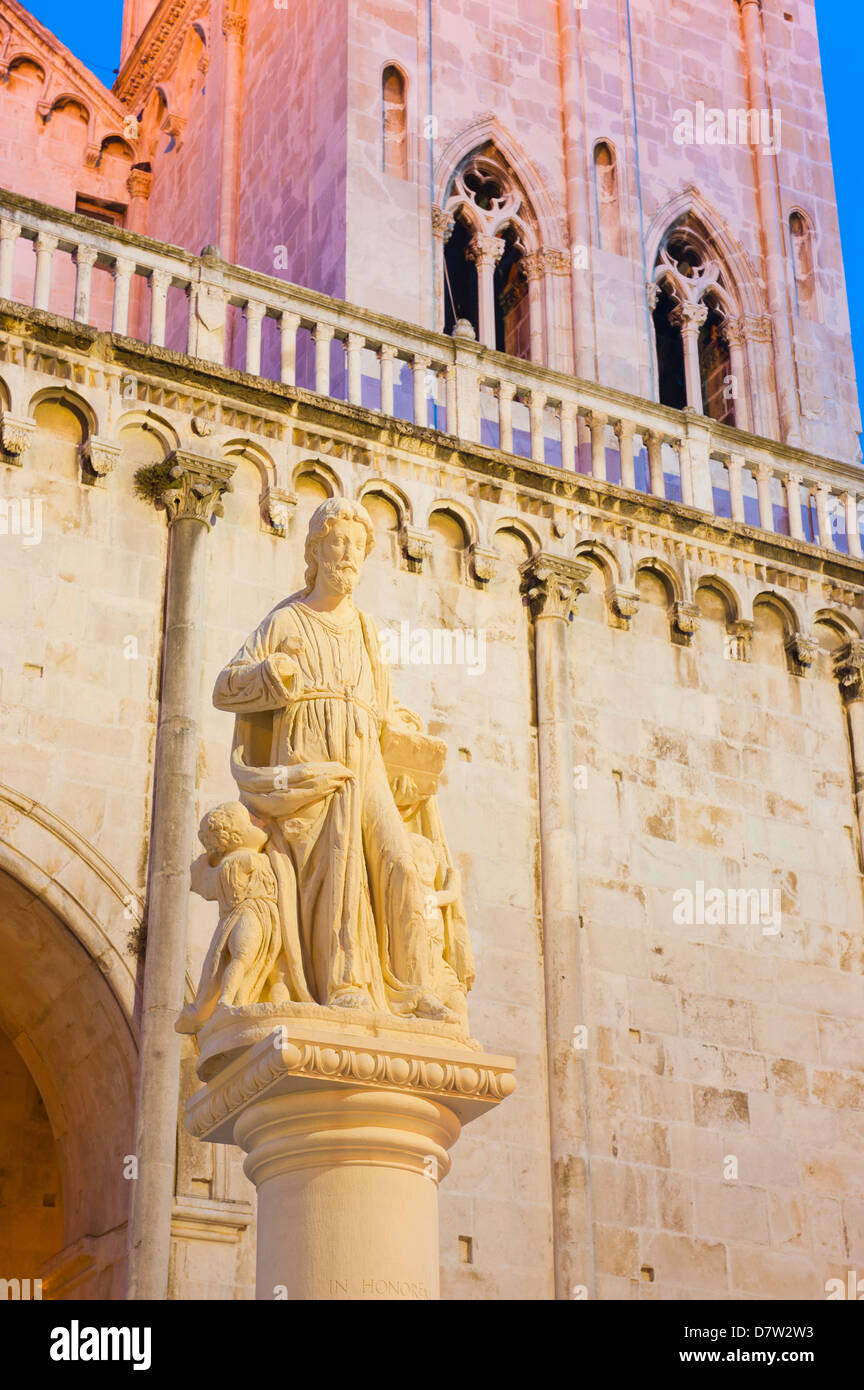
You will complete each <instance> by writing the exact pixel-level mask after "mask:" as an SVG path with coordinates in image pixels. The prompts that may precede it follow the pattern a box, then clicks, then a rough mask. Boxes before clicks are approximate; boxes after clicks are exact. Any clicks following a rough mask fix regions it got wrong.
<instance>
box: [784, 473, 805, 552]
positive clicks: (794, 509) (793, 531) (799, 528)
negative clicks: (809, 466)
mask: <svg viewBox="0 0 864 1390" xmlns="http://www.w3.org/2000/svg"><path fill="white" fill-rule="evenodd" d="M783 486H784V488H785V489H786V506H787V508H788V509H789V535H790V536H791V537H792V539H793V540H796V541H803V539H804V523H803V522H802V520H801V474H800V473H787V474H786V476H785V478H784V479H783Z"/></svg>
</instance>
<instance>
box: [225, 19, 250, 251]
mask: <svg viewBox="0 0 864 1390" xmlns="http://www.w3.org/2000/svg"><path fill="white" fill-rule="evenodd" d="M240 10H241V5H240V4H238V3H237V0H225V10H224V13H223V16H222V33H223V35H224V37H225V51H224V68H223V73H224V76H223V86H222V162H221V166H220V170H219V249H220V251H221V252H222V255H223V257H224V258H225V260H226V261H232V262H234V261H236V259H237V210H238V205H239V187H238V184H239V177H238V176H239V160H240V127H241V123H242V119H243V45H244V42H245V39H246V18H245V15H243V14H241V13H240Z"/></svg>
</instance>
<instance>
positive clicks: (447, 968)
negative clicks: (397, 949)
mask: <svg viewBox="0 0 864 1390" xmlns="http://www.w3.org/2000/svg"><path fill="white" fill-rule="evenodd" d="M408 838H409V840H410V842H411V853H412V856H413V859H414V863H415V865H416V867H417V872H418V874H419V875H420V881H421V883H422V884H423V894H424V903H425V907H426V930H427V934H428V941H429V970H430V980H431V987H432V990H433V991H434V993H435V994H436V995H437V997H438V998H439V999H440V1000H441V1002H442V1003H443V1004H445V1005H446V1006H447V1008H448V1009H452V1010H453V1011H454V1013H457V1014H459V1015H460V1017H462V1018H466V1017H467V1014H468V1001H467V1000H466V998H465V991H464V989H463V988H462V986H461V984H460V983H459V977H458V975H457V974H456V971H455V970H454V969H453V967H452V965H450V963H449V961H447V960H446V959H445V956H444V950H445V924H444V913H443V912H442V910H441V909H442V908H445V907H449V906H450V904H451V903H455V902H456V900H457V898H458V896H459V880H458V876H457V873H456V870H455V869H454V868H452V867H450V868H448V870H447V873H446V877H445V880H444V886H443V888H440V889H439V888H436V887H435V880H436V878H437V877H438V872H439V869H440V868H443V867H444V866H443V864H442V863H441V851H440V850H439V848H438V846H437V845H436V844H434V842H433V841H432V840H428V839H427V838H426V836H425V835H417V834H409V836H408Z"/></svg>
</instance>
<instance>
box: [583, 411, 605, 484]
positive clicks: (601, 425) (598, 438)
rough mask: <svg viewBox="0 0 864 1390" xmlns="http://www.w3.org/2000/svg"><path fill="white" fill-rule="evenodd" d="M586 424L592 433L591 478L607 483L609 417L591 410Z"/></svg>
mask: <svg viewBox="0 0 864 1390" xmlns="http://www.w3.org/2000/svg"><path fill="white" fill-rule="evenodd" d="M585 423H586V425H587V426H588V428H589V430H590V431H591V476H592V478H599V479H600V480H602V481H603V482H605V481H606V426H607V424H608V423H609V417H608V415H604V414H602V412H601V411H599V410H589V411H588V412H587V414H586V416H585Z"/></svg>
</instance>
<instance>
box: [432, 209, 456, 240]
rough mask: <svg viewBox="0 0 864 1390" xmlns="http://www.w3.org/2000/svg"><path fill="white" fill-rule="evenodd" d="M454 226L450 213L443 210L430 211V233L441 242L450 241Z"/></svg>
mask: <svg viewBox="0 0 864 1390" xmlns="http://www.w3.org/2000/svg"><path fill="white" fill-rule="evenodd" d="M455 225H456V222H455V219H454V217H453V214H452V213H450V212H445V211H444V209H443V208H433V209H432V231H433V232H434V233H435V235H436V236H437V237H440V238H441V240H442V241H444V242H447V241H449V240H450V236H451V234H452V231H453V228H454V226H455Z"/></svg>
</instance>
